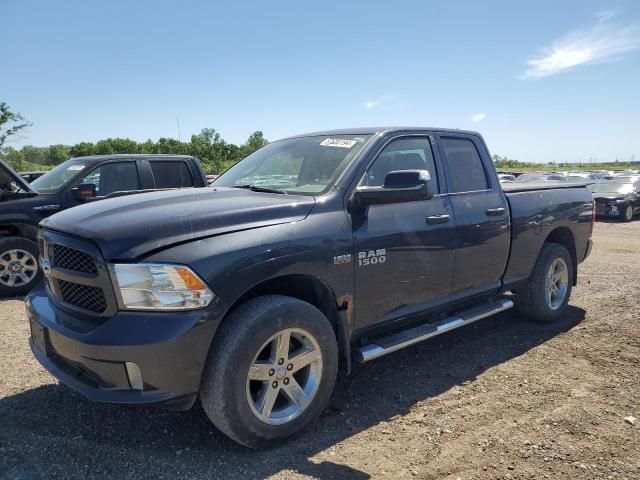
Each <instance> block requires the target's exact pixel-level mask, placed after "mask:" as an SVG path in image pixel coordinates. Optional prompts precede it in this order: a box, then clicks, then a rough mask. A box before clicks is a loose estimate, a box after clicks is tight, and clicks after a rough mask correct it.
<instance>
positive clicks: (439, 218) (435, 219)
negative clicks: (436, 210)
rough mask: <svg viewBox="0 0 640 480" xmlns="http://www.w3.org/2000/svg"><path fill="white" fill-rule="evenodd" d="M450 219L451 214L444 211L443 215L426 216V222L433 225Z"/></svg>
mask: <svg viewBox="0 0 640 480" xmlns="http://www.w3.org/2000/svg"><path fill="white" fill-rule="evenodd" d="M449 220H451V215H447V214H446V213H445V214H443V215H430V216H428V217H427V223H428V224H429V225H435V224H437V223H447V222H448V221H449Z"/></svg>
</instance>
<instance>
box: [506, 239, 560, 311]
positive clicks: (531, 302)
mask: <svg viewBox="0 0 640 480" xmlns="http://www.w3.org/2000/svg"><path fill="white" fill-rule="evenodd" d="M556 259H562V260H563V261H564V262H565V264H566V266H567V267H568V268H567V270H568V281H567V289H566V293H565V295H564V299H563V301H562V303H561V304H560V305H559V306H558V307H556V308H555V309H553V308H551V307H550V306H549V304H548V302H547V299H546V292H545V290H546V280H547V274H548V272H549V270H550V268H551V264H552V263H553V262H554V261H555V260H556ZM572 288H573V260H572V259H571V255H570V254H569V252H568V250H567V249H566V248H565V247H564V246H562V245H559V244H557V243H545V244H544V245H543V246H542V251H541V252H540V255H539V257H538V260H537V262H536V265H535V267H534V268H533V272H532V274H531V277H529V280H528V281H527V283H526V284H525V285H524V286H523V287H521V288H519V289H518V290H517V291H516V292H515V293H516V294H515V304H516V308H517V310H518V312H519V313H520V315H522V316H523V317H524V318H526V319H528V320H532V321H535V322H542V323H551V322H553V321H555V320H557V319H558V318H560V317H562V315H563V314H564V312H565V310H566V308H567V305H568V303H569V298H570V297H571V291H572Z"/></svg>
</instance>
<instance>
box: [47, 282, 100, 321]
mask: <svg viewBox="0 0 640 480" xmlns="http://www.w3.org/2000/svg"><path fill="white" fill-rule="evenodd" d="M58 286H59V287H60V293H61V294H62V301H63V302H65V303H68V304H70V305H73V306H76V307H80V308H83V309H85V310H89V311H90V312H95V313H102V312H104V311H105V310H106V308H107V302H106V300H105V298H104V292H103V291H102V289H101V288H98V287H89V286H87V285H80V284H78V283H73V282H67V281H65V280H58Z"/></svg>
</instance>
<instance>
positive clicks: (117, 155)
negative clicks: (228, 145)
mask: <svg viewBox="0 0 640 480" xmlns="http://www.w3.org/2000/svg"><path fill="white" fill-rule="evenodd" d="M118 158H153V159H157V160H179V159H188V158H195V157H193V156H191V155H173V154H170V153H114V154H111V155H87V156H86V157H72V158H70V159H69V160H83V161H87V162H91V161H98V160H111V159H118Z"/></svg>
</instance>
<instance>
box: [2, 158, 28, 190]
mask: <svg viewBox="0 0 640 480" xmlns="http://www.w3.org/2000/svg"><path fill="white" fill-rule="evenodd" d="M10 182H13V183H15V184H16V185H18V186H19V187H20V188H21V189H22V190H24V191H25V192H29V193H35V190H33V189H32V188H31V187H30V186H29V184H28V183H27V182H25V180H24V179H23V178H22V177H21V176H20V175H18V174H17V173H16V172H15V171H14V170H13V168H11V167H10V166H9V165H7V164H6V163H4V162H3V161H2V160H0V189H2V185H4V184H6V183H10Z"/></svg>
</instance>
